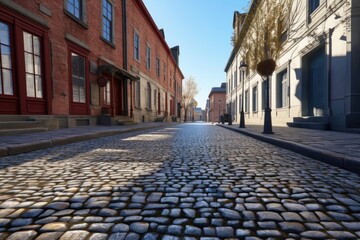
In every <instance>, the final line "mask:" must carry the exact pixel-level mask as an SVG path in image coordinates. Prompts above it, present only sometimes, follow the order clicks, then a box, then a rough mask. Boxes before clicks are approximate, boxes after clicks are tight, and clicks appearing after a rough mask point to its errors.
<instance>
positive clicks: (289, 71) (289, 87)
mask: <svg viewBox="0 0 360 240" xmlns="http://www.w3.org/2000/svg"><path fill="white" fill-rule="evenodd" d="M291 61H292V59H289V62H288V69H289V70H288V83H289V86H288V90H287V93H288V95H289V103H288V116H289V118H290V117H291V113H290V111H291V94H290V91H291Z"/></svg>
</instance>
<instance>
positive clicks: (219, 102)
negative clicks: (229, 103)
mask: <svg viewBox="0 0 360 240" xmlns="http://www.w3.org/2000/svg"><path fill="white" fill-rule="evenodd" d="M220 105H221V99H219V124H220V122H221V116H220Z"/></svg>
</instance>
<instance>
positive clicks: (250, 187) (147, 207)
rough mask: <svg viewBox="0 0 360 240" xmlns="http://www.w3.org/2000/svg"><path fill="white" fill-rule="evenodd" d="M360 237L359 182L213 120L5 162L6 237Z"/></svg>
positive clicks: (1, 175)
mask: <svg viewBox="0 0 360 240" xmlns="http://www.w3.org/2000/svg"><path fill="white" fill-rule="evenodd" d="M200 238H201V239H226V238H232V239H268V238H270V239H360V177H359V175H356V174H354V173H350V172H347V171H345V170H342V169H339V168H336V167H333V166H330V165H327V164H323V163H321V162H318V161H315V160H312V159H309V158H307V157H304V156H301V155H299V154H295V153H293V152H290V151H287V150H284V149H281V148H277V147H274V146H272V145H269V144H266V143H263V142H260V141H257V140H255V139H252V138H249V137H246V136H243V135H241V134H239V133H235V132H232V131H229V130H226V129H224V128H221V127H218V126H214V125H209V124H200V123H199V124H198V123H193V124H182V125H176V126H172V127H166V128H162V129H155V130H148V131H139V132H133V133H126V134H121V135H115V136H111V137H105V138H100V139H94V140H90V141H84V142H79V143H74V144H71V145H64V146H61V147H54V148H51V149H46V150H39V151H34V152H31V153H26V154H20V155H16V156H8V157H3V158H0V239H1V240H2V239H18V240H27V239H39V240H40V239H44V240H45V239H46V240H48V239H49V240H52V239H61V240H74V239H77V240H79V239H80V240H81V239H84V240H85V239H86V240H87V239H89V240H100V239H112V240H121V239H200Z"/></svg>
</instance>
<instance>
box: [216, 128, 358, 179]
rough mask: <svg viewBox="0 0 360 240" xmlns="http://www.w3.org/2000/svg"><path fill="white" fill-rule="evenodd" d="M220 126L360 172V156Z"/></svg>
mask: <svg viewBox="0 0 360 240" xmlns="http://www.w3.org/2000/svg"><path fill="white" fill-rule="evenodd" d="M217 126H219V127H223V128H225V129H228V130H230V131H234V132H238V133H241V134H244V135H246V136H249V137H252V138H255V139H257V140H260V141H263V142H266V143H270V144H272V145H275V146H277V147H281V148H284V149H287V150H290V151H293V152H296V153H299V154H301V155H304V156H307V157H310V158H313V159H315V160H319V161H321V162H323V163H327V164H330V165H333V166H336V167H339V168H342V169H345V170H348V171H351V172H354V173H357V174H359V173H360V158H357V157H350V156H347V155H345V154H340V153H335V152H332V151H328V150H324V149H319V148H315V147H312V146H308V145H305V144H300V143H295V142H291V141H287V140H282V139H278V138H273V137H268V136H267V135H259V134H255V133H251V132H247V131H243V130H241V129H237V128H233V127H226V126H223V125H219V124H218V125H217Z"/></svg>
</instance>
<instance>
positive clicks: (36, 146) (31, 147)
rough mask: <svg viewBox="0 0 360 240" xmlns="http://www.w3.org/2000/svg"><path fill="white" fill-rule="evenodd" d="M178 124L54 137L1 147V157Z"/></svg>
mask: <svg viewBox="0 0 360 240" xmlns="http://www.w3.org/2000/svg"><path fill="white" fill-rule="evenodd" d="M177 124H178V123H174V124H168V125H158V126H148V127H138V128H131V129H124V130H104V131H100V132H96V133H89V134H82V135H72V136H66V137H58V138H57V137H54V139H52V140H43V141H39V142H36V141H34V142H30V143H24V144H17V145H13V146H9V147H0V157H6V156H10V155H17V154H20V153H26V152H31V151H35V150H40V149H46V148H52V147H55V146H61V145H65V144H70V143H76V142H81V141H86V140H91V139H95V138H101V137H108V136H113V135H117V134H123V133H129V132H136V131H142V130H148V129H156V128H163V127H168V126H173V125H177Z"/></svg>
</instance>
